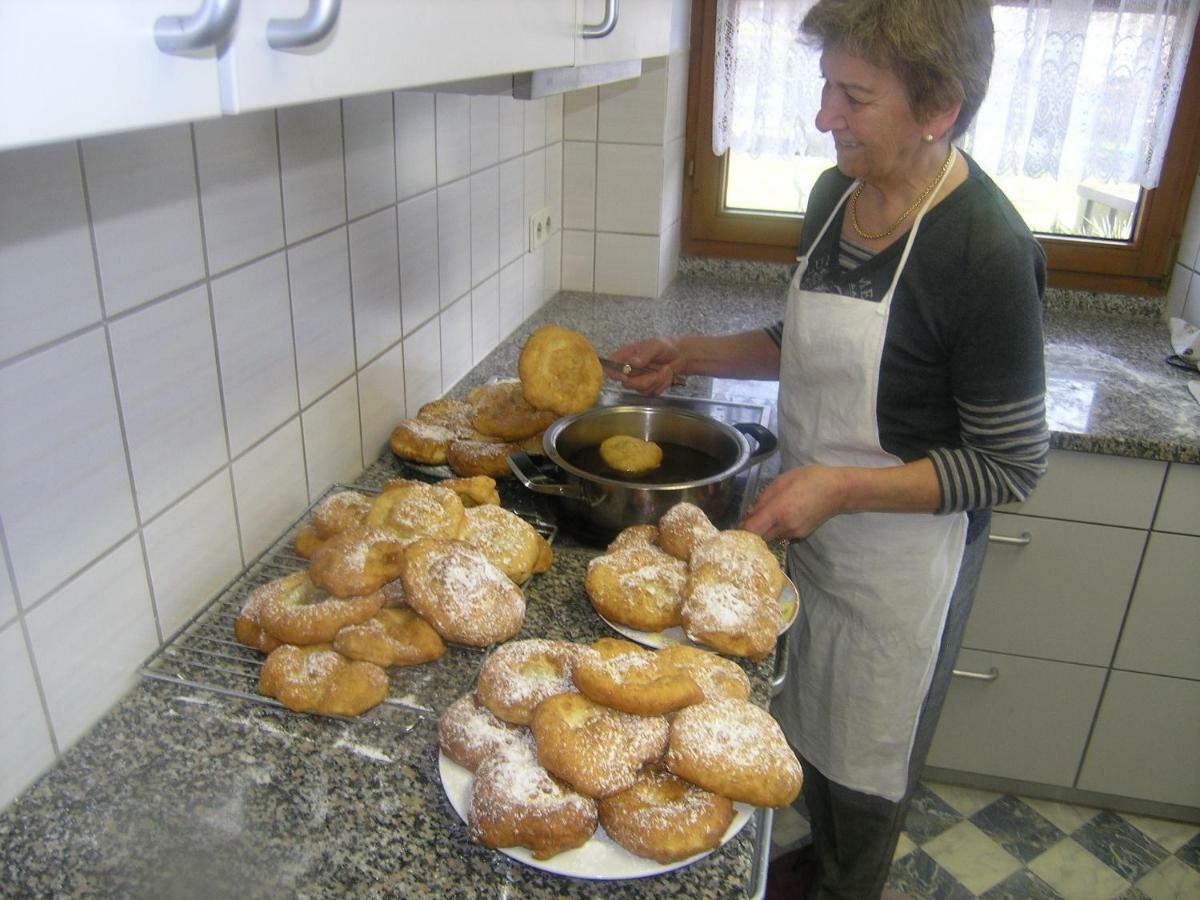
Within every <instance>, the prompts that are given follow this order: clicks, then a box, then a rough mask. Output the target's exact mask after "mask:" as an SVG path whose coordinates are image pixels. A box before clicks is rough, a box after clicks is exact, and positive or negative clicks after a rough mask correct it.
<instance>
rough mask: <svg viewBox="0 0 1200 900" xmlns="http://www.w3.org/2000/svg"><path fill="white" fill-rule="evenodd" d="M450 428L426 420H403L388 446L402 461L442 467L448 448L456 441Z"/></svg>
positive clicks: (397, 426) (393, 431) (394, 429)
mask: <svg viewBox="0 0 1200 900" xmlns="http://www.w3.org/2000/svg"><path fill="white" fill-rule="evenodd" d="M454 437H455V435H454V432H453V431H451V430H450V429H449V428H443V427H442V426H441V425H437V424H434V423H433V422H428V421H426V420H424V419H402V420H401V421H400V422H399V423H398V424H397V425H396V427H395V428H393V429H392V435H391V437H390V438H388V446H389V447H391V448H392V452H393V453H395V454H396V455H397V456H398V457H400V458H401V459H407V460H408V461H409V462H415V463H422V464H423V465H427V466H440V465H442V464H443V463H444V462H445V461H446V448H447V447H449V446H450V442H451V441H452V440H454Z"/></svg>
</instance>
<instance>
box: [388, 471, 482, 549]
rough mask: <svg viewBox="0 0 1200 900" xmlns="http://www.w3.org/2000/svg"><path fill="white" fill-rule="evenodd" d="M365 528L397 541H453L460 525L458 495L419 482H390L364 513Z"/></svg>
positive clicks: (460, 502)
mask: <svg viewBox="0 0 1200 900" xmlns="http://www.w3.org/2000/svg"><path fill="white" fill-rule="evenodd" d="M367 524H368V525H373V526H375V527H377V528H383V529H385V530H387V531H389V532H391V533H392V534H394V535H396V536H397V537H399V538H402V539H405V540H409V541H411V540H414V539H416V538H419V537H435V538H453V537H457V536H458V533H459V532H460V531H461V530H462V525H463V505H462V501H461V500H459V499H458V494H456V493H454V491H452V490H450V489H449V488H446V487H441V486H440V485H436V484H426V483H425V482H423V481H391V482H388V489H387V490H385V491H384V492H383V493H382V494H380V495H379V496H378V497H376V498H375V501H374V502H373V503H372V504H371V509H370V510H369V511H368V512H367Z"/></svg>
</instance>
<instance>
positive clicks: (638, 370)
mask: <svg viewBox="0 0 1200 900" xmlns="http://www.w3.org/2000/svg"><path fill="white" fill-rule="evenodd" d="M599 359H600V365H602V366H604V368H606V369H612V370H613V371H614V372H620V373H621V374H622V375H649V374H650V373H651V372H657V371H658V369H657V368H654V367H652V366H631V365H630V364H629V363H619V362H617V361H616V360H615V359H609V358H608V357H606V356H601V357H599ZM684 384H687V381H686V380H685V379H684V378H683V376H681V375H676V376H675V377H674V378H672V379H671V385H672V386H674V387H679V386H681V385H684Z"/></svg>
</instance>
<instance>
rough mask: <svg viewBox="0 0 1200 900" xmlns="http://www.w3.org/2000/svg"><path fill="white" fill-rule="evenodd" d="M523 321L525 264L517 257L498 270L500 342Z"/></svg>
mask: <svg viewBox="0 0 1200 900" xmlns="http://www.w3.org/2000/svg"><path fill="white" fill-rule="evenodd" d="M524 321H525V263H524V261H523V260H522V258H521V257H519V256H518V257H517V258H516V259H515V260H513V262H511V263H509V264H508V265H507V266H505V267H504V268H503V269H501V270H500V340H504V339H505V338H506V337H508V336H509V335H510V334H512V333H513V332H514V331H516V330H517V328H518V327H519V326H520V325H521V323H522V322H524Z"/></svg>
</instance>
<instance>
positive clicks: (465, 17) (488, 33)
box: [220, 0, 576, 113]
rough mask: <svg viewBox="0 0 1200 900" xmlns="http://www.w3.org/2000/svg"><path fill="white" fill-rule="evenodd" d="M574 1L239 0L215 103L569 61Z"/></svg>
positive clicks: (296, 99)
mask: <svg viewBox="0 0 1200 900" xmlns="http://www.w3.org/2000/svg"><path fill="white" fill-rule="evenodd" d="M575 2H576V0H504V2H497V0H345V2H339V0H254V2H243V3H242V5H241V7H242V8H241V14H240V15H239V16H238V20H237V23H236V25H235V26H234V37H233V40H232V42H231V44H230V46H229V49H228V51H227V52H226V53H224V54H223V55H222V57H221V61H220V67H221V92H222V100H223V102H224V105H225V111H226V112H230V113H235V112H244V111H246V110H251V109H261V108H265V107H275V106H286V105H289V104H293V103H303V102H309V101H313V100H321V99H326V98H331V97H347V96H352V95H354V94H362V93H367V92H371V91H380V90H395V89H399V88H410V87H418V86H422V85H431V84H437V83H439V82H447V81H460V80H466V79H472V78H482V77H485V76H490V75H497V74H501V73H508V72H516V71H525V70H530V69H544V68H554V67H559V66H569V65H571V64H572V63H573V62H574V52H575V51H574V46H575V37H574V36H575V31H576V26H575V15H576V10H575V5H574V4H575Z"/></svg>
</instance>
